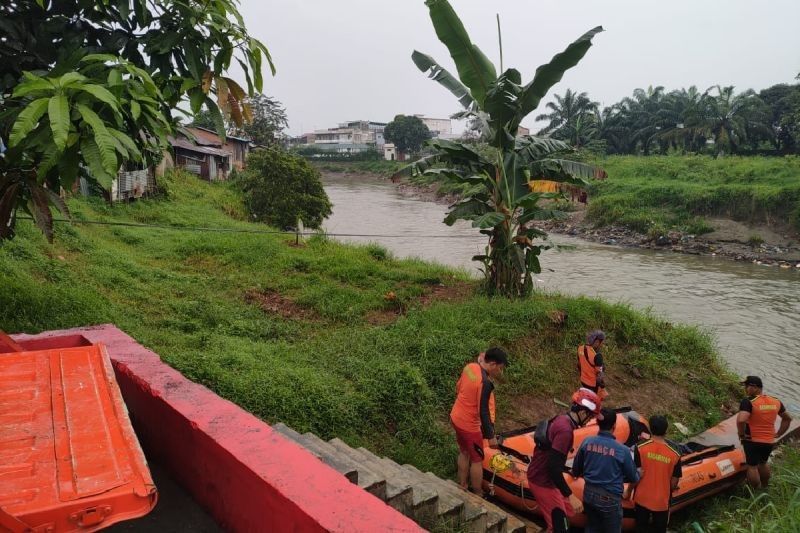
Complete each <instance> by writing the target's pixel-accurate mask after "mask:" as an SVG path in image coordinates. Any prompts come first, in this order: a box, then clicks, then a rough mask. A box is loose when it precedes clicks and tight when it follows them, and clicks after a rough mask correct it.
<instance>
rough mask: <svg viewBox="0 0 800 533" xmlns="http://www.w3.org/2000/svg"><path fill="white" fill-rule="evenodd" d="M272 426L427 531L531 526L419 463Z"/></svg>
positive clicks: (498, 532) (499, 531)
mask: <svg viewBox="0 0 800 533" xmlns="http://www.w3.org/2000/svg"><path fill="white" fill-rule="evenodd" d="M272 427H273V428H274V429H275V430H276V431H278V432H279V433H281V434H282V435H283V436H284V437H286V438H288V439H289V440H292V441H294V442H296V443H297V444H299V445H300V446H302V447H304V448H305V449H307V450H308V451H309V452H310V453H311V454H312V455H314V456H315V457H317V458H318V459H319V460H320V461H322V462H323V463H325V464H327V465H328V466H330V467H332V468H333V469H335V470H336V471H337V472H340V473H341V474H342V475H344V476H345V477H346V478H347V479H348V480H350V481H351V482H352V483H354V484H357V485H358V486H359V487H361V488H363V489H364V490H365V491H367V492H369V493H371V494H373V495H374V496H376V497H378V498H380V499H381V500H383V501H385V502H386V503H387V504H388V505H389V506H391V507H392V508H394V509H396V510H397V511H399V512H400V513H402V514H404V515H406V516H408V517H409V518H411V519H413V520H414V521H416V522H417V523H418V524H420V525H421V526H423V527H424V528H426V529H431V530H435V531H451V530H458V531H468V532H470V533H524V532H525V531H526V526H525V524H524V523H523V522H522V521H521V520H520V519H518V518H517V517H516V516H514V515H513V514H510V513H509V512H507V511H505V510H504V509H502V508H500V507H497V506H496V505H494V504H493V503H491V502H490V501H487V500H485V499H483V498H481V497H480V496H478V495H476V494H473V493H471V492H467V491H465V490H463V489H462V488H461V487H460V486H459V485H458V484H456V483H454V482H453V481H449V480H444V479H441V478H439V477H437V476H436V475H434V474H433V473H431V472H421V471H420V470H419V469H417V468H415V467H414V466H413V465H408V464H406V465H399V464H397V463H396V462H394V461H392V460H391V459H389V458H387V457H380V456H378V455H376V454H374V453H372V452H371V451H370V450H368V449H366V448H352V447H350V446H348V445H347V444H346V443H345V442H343V441H342V440H340V439H331V440H330V441H327V442H326V441H325V440H323V439H321V438H319V437H318V436H317V435H315V434H313V433H310V432H309V433H304V434H300V433H298V432H297V431H295V430H294V429H292V428H290V427H288V426H286V425H285V424H280V423H278V424H275V425H273V426H272Z"/></svg>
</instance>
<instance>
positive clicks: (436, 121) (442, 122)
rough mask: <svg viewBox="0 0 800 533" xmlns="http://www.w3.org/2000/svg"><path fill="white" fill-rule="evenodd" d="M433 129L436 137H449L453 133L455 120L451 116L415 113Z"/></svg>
mask: <svg viewBox="0 0 800 533" xmlns="http://www.w3.org/2000/svg"><path fill="white" fill-rule="evenodd" d="M414 116H415V117H417V118H418V119H420V120H421V121H422V123H423V124H425V126H427V127H428V129H429V130H431V133H432V134H433V136H434V137H438V138H442V139H447V138H451V137H452V135H453V121H452V120H450V119H449V118H430V117H426V116H424V115H414Z"/></svg>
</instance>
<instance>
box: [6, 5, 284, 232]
mask: <svg viewBox="0 0 800 533" xmlns="http://www.w3.org/2000/svg"><path fill="white" fill-rule="evenodd" d="M0 34H2V35H3V39H0V103H1V104H2V107H1V108H0V109H2V111H0V139H3V144H4V145H6V146H7V151H6V152H5V153H4V154H3V157H2V158H1V159H0V239H2V238H8V237H11V236H13V228H14V223H15V219H16V211H17V209H18V208H22V209H23V210H25V211H27V212H28V213H30V214H31V215H32V216H33V218H34V219H35V220H36V222H37V224H38V225H39V226H40V227H41V228H42V230H43V231H44V232H45V233H46V234H47V236H48V238H52V220H51V215H50V209H49V206H48V199H49V200H50V201H51V202H52V203H55V204H56V205H58V206H60V207H62V208H64V207H65V206H63V202H61V201H60V200H58V199H57V198H58V196H57V193H58V192H59V191H60V189H61V188H62V187H63V188H64V189H70V188H71V187H72V186H73V184H74V182H75V180H76V179H77V178H78V177H79V176H85V177H87V178H89V179H92V180H96V181H97V182H99V183H100V184H101V185H102V186H104V187H106V188H108V187H109V186H110V184H111V180H112V179H113V178H114V177H115V176H116V173H117V170H118V169H119V168H120V166H121V165H122V164H124V163H129V162H130V163H134V164H142V165H149V164H152V163H154V162H156V161H157V160H158V159H159V158H160V157H161V154H162V152H163V149H164V148H165V147H166V144H167V136H168V135H169V134H170V133H172V132H173V131H174V129H175V127H176V126H177V124H178V121H177V117H176V115H175V112H176V109H177V106H178V104H179V103H180V102H182V101H187V100H188V103H189V106H190V108H191V110H192V112H194V113H196V112H199V111H200V110H201V108H205V109H206V110H207V111H208V113H209V114H210V116H211V118H212V120H213V122H214V125H215V129H217V130H218V131H220V132H221V133H222V134H223V135H224V120H225V118H226V117H228V118H229V119H230V120H232V121H233V122H234V123H236V124H242V123H243V122H245V121H246V120H249V119H250V110H249V108H248V106H247V105H246V102H245V98H246V96H247V95H248V94H253V93H254V92H255V91H260V90H261V88H262V86H263V79H262V67H263V64H264V62H266V63H267V64H268V65H269V67H270V69H272V70H273V72H274V67H273V66H272V60H271V58H270V55H269V52H268V50H267V48H266V47H265V46H264V45H263V44H262V43H261V42H259V41H258V40H257V39H255V38H253V37H251V36H250V35H249V34H248V33H247V30H246V28H245V27H244V23H243V21H242V17H241V15H240V14H239V12H238V10H237V4H236V2H235V0H215V1H214V2H199V1H196V0H188V1H187V0H113V1H112V0H106V1H102V2H96V1H90V0H73V1H71V2H55V1H53V0H15V1H14V2H10V3H9V2H5V3H2V4H0ZM234 61H235V62H236V63H237V64H239V65H240V66H241V68H242V70H243V72H244V75H245V78H246V80H247V89H246V90H245V89H243V88H242V87H240V86H239V84H238V83H236V82H235V81H234V80H232V79H230V78H228V77H226V76H225V72H226V71H227V69H228V68H229V67H230V66H231V65H232V63H233V62H234ZM212 97H213V98H212Z"/></svg>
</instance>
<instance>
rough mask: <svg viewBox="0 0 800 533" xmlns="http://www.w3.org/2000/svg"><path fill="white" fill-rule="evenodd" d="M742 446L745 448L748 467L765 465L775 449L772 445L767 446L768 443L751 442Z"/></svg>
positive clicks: (746, 442)
mask: <svg viewBox="0 0 800 533" xmlns="http://www.w3.org/2000/svg"><path fill="white" fill-rule="evenodd" d="M742 446H743V447H744V456H745V457H746V458H747V465H748V466H758V465H763V464H765V463H766V462H767V461H768V460H769V456H770V454H771V453H772V448H774V446H773V445H772V444H767V443H766V442H752V441H749V440H746V441H744V442H742Z"/></svg>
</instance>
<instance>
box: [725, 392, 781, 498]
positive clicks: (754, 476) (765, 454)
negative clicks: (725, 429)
mask: <svg viewBox="0 0 800 533" xmlns="http://www.w3.org/2000/svg"><path fill="white" fill-rule="evenodd" d="M742 385H744V390H745V393H746V394H747V398H745V399H743V400H742V402H741V403H740V404H739V414H738V415H736V429H737V430H738V432H739V440H740V441H741V442H742V447H743V448H744V455H745V458H746V459H747V482H748V483H749V484H750V486H751V487H753V488H754V489H758V488H764V489H765V488H767V486H768V485H769V478H770V476H771V475H772V473H771V472H770V470H769V465H768V464H767V461H768V460H769V456H770V454H771V453H772V449H773V448H774V447H775V439H777V438H779V437H780V436H781V435H783V434H784V433H786V432H787V431H788V430H789V424H791V422H792V417H791V416H790V415H789V412H788V411H787V410H786V407H784V406H783V404H782V403H781V402H780V400H778V399H777V398H773V397H772V396H768V395H766V394H764V393H763V392H762V389H763V388H764V385H763V383H762V382H761V378H760V377H758V376H747V377H746V378H745V380H744V381H742ZM778 417H781V426H780V428H779V429H778V432H777V433H776V432H775V420H776V419H777V418H778Z"/></svg>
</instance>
